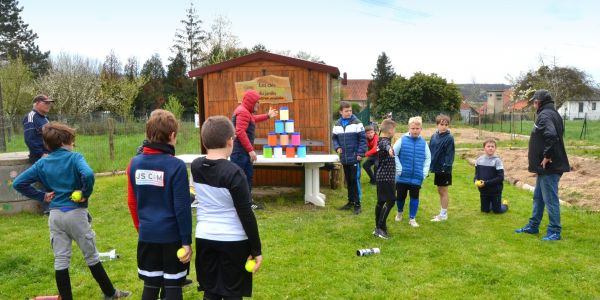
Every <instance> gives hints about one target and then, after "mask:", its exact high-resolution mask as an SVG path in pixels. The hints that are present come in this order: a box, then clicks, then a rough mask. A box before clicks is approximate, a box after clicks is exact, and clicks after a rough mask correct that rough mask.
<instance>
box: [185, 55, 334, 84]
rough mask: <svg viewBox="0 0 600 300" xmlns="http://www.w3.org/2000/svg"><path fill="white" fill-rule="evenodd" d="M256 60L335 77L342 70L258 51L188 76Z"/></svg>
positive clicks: (199, 70)
mask: <svg viewBox="0 0 600 300" xmlns="http://www.w3.org/2000/svg"><path fill="white" fill-rule="evenodd" d="M256 60H270V61H274V62H279V63H282V64H286V65H292V66H297V67H301V68H305V69H310V70H315V71H321V72H325V73H329V74H332V75H334V76H335V77H337V76H339V75H340V70H339V69H338V68H336V67H333V66H329V65H326V64H320V63H316V62H312V61H307V60H303V59H298V58H293V57H289V56H284V55H279V54H274V53H270V52H265V51H258V52H255V53H252V54H248V55H245V56H240V57H237V58H234V59H230V60H228V61H224V62H222V63H218V64H214V65H210V66H206V67H202V68H198V69H195V70H191V71H189V72H188V75H189V76H190V77H192V78H193V77H200V76H202V75H204V74H208V73H213V72H218V71H221V70H224V69H228V68H231V67H235V66H239V65H242V64H245V63H249V62H253V61H256Z"/></svg>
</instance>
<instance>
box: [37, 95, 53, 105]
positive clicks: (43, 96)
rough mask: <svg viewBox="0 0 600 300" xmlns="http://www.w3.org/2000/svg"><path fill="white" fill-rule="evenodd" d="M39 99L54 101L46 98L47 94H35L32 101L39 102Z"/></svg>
mask: <svg viewBox="0 0 600 300" xmlns="http://www.w3.org/2000/svg"><path fill="white" fill-rule="evenodd" d="M40 101H44V102H54V100H52V99H50V98H48V96H46V95H37V96H35V98H33V103H36V102H40Z"/></svg>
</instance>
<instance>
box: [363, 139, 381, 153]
mask: <svg viewBox="0 0 600 300" xmlns="http://www.w3.org/2000/svg"><path fill="white" fill-rule="evenodd" d="M377 142H379V136H378V135H377V133H375V135H373V138H372V139H370V140H369V139H367V149H369V150H368V151H367V152H366V153H365V156H367V157H368V156H376V155H377Z"/></svg>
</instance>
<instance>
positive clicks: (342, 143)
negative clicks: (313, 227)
mask: <svg viewBox="0 0 600 300" xmlns="http://www.w3.org/2000/svg"><path fill="white" fill-rule="evenodd" d="M340 115H341V116H340V118H339V119H338V120H337V121H336V122H335V125H334V126H333V131H332V134H333V136H332V140H333V148H334V149H335V151H336V152H337V153H338V154H339V156H340V162H341V163H342V166H343V168H344V176H345V179H346V184H347V186H348V203H346V205H344V206H342V207H341V208H340V210H350V209H352V208H353V207H354V214H355V215H358V214H360V212H361V207H360V194H361V193H360V161H361V160H362V158H363V157H364V156H365V152H366V151H367V138H366V135H365V128H364V127H363V124H362V123H361V122H360V120H359V119H358V118H356V117H355V116H354V115H353V114H352V106H351V105H350V103H349V102H346V101H342V102H341V103H340Z"/></svg>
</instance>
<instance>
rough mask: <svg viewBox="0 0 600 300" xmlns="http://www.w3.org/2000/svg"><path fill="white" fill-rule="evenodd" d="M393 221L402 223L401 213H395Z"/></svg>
mask: <svg viewBox="0 0 600 300" xmlns="http://www.w3.org/2000/svg"><path fill="white" fill-rule="evenodd" d="M394 221H396V222H400V221H402V212H400V211H399V212H397V213H396V217H395V218H394Z"/></svg>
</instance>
